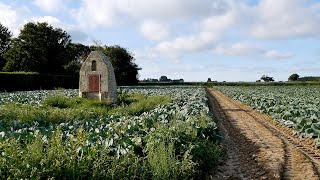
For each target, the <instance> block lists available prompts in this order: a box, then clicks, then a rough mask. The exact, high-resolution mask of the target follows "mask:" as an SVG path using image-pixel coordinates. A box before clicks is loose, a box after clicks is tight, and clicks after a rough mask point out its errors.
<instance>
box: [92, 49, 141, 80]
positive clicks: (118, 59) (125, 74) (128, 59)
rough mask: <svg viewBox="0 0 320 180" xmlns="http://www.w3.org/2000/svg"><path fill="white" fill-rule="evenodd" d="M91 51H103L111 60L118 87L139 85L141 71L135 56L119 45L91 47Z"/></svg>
mask: <svg viewBox="0 0 320 180" xmlns="http://www.w3.org/2000/svg"><path fill="white" fill-rule="evenodd" d="M90 48H91V50H98V51H102V52H103V53H104V54H105V55H106V56H107V57H109V58H110V61H111V63H112V66H113V68H114V73H115V76H116V81H117V85H135V84H138V75H139V73H138V71H139V70H141V68H140V67H138V65H137V64H135V63H134V60H135V58H134V55H133V54H132V53H131V52H130V51H129V50H127V49H126V48H123V47H121V46H119V45H114V46H101V45H100V46H99V45H98V46H91V47H90Z"/></svg>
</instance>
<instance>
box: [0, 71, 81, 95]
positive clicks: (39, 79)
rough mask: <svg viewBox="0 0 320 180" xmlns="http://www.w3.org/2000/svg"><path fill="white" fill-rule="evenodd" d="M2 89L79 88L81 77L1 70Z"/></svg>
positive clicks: (0, 81) (0, 88) (0, 89)
mask: <svg viewBox="0 0 320 180" xmlns="http://www.w3.org/2000/svg"><path fill="white" fill-rule="evenodd" d="M0 84H1V85H2V86H1V87H0V91H27V90H38V89H54V88H58V87H63V88H77V87H78V86H79V78H78V77H75V76H67V75H50V74H39V73H34V72H0Z"/></svg>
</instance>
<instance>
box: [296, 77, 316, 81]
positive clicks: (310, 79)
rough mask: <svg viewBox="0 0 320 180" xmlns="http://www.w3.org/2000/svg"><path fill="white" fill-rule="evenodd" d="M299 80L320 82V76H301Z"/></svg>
mask: <svg viewBox="0 0 320 180" xmlns="http://www.w3.org/2000/svg"><path fill="white" fill-rule="evenodd" d="M298 81H302V82H304V81H309V82H320V77H317V76H306V77H301V78H299V79H298Z"/></svg>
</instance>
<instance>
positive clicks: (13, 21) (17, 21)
mask: <svg viewBox="0 0 320 180" xmlns="http://www.w3.org/2000/svg"><path fill="white" fill-rule="evenodd" d="M0 12H1V16H0V23H1V24H3V25H4V26H6V27H8V28H9V30H10V31H11V32H12V33H13V35H14V36H17V35H18V34H19V32H20V28H21V26H23V25H24V19H25V18H27V17H28V16H29V12H30V10H29V9H28V8H27V7H25V6H23V7H15V6H10V5H6V4H3V3H1V2H0Z"/></svg>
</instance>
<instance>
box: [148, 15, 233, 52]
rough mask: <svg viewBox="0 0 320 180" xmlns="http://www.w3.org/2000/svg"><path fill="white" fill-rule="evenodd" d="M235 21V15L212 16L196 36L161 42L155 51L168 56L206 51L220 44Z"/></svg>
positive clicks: (206, 19)
mask: <svg viewBox="0 0 320 180" xmlns="http://www.w3.org/2000/svg"><path fill="white" fill-rule="evenodd" d="M234 21H235V17H234V14H233V13H227V14H223V15H218V16H210V17H208V18H205V19H203V20H202V21H201V22H200V23H199V24H198V26H199V27H198V29H200V31H198V32H195V33H194V34H190V35H186V36H181V37H177V38H175V39H174V40H172V41H163V42H160V43H159V44H158V45H157V46H156V47H155V48H154V50H155V51H157V52H160V53H165V54H168V55H181V54H183V53H192V52H199V51H205V50H208V49H210V48H212V46H213V45H214V44H215V43H217V42H218V40H219V39H221V38H222V37H223V35H224V33H225V31H226V30H227V29H228V28H230V27H231V26H232V25H233V23H234Z"/></svg>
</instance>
